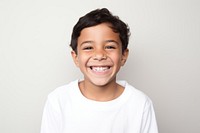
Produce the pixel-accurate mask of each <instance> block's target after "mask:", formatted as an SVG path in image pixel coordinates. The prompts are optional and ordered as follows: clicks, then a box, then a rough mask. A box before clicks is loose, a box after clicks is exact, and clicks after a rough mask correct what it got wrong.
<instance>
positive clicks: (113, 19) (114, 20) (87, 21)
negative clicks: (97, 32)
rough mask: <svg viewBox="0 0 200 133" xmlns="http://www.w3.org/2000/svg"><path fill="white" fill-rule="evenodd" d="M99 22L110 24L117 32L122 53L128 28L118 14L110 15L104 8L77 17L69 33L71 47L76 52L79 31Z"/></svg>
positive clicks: (126, 39)
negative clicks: (70, 33)
mask: <svg viewBox="0 0 200 133" xmlns="http://www.w3.org/2000/svg"><path fill="white" fill-rule="evenodd" d="M101 23H109V24H111V28H112V29H113V31H114V32H116V33H119V37H120V40H121V42H122V53H123V52H124V50H126V49H127V47H128V42H129V36H130V30H129V27H128V25H127V24H125V23H124V22H123V21H121V20H120V19H119V17H118V16H114V15H112V13H110V11H109V10H108V9H106V8H102V9H96V10H93V11H91V12H89V13H87V14H86V15H85V16H83V17H81V18H79V20H78V22H77V23H76V25H75V26H74V28H73V31H72V35H71V43H70V46H71V48H72V49H73V50H74V51H75V52H76V53H77V40H78V37H79V36H80V33H81V31H82V30H83V29H84V28H87V27H92V26H96V25H98V24H101Z"/></svg>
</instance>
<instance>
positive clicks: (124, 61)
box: [121, 49, 129, 66]
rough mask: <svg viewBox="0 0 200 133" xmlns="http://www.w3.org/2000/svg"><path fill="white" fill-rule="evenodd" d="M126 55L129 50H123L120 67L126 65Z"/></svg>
mask: <svg viewBox="0 0 200 133" xmlns="http://www.w3.org/2000/svg"><path fill="white" fill-rule="evenodd" d="M128 54H129V49H126V50H124V52H123V53H122V60H121V66H123V65H124V64H125V63H126V60H127V58H128Z"/></svg>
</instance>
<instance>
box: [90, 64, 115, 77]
mask: <svg viewBox="0 0 200 133" xmlns="http://www.w3.org/2000/svg"><path fill="white" fill-rule="evenodd" d="M88 68H89V70H90V71H91V72H92V73H94V74H95V75H106V74H108V73H109V72H110V71H111V69H112V67H111V66H110V65H103V66H101V65H94V66H89V67H88Z"/></svg>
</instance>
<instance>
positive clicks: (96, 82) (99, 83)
mask: <svg viewBox="0 0 200 133" xmlns="http://www.w3.org/2000/svg"><path fill="white" fill-rule="evenodd" d="M91 82H92V84H93V85H95V86H99V87H102V86H106V85H108V84H109V83H112V82H113V80H111V79H101V78H100V79H92V80H91Z"/></svg>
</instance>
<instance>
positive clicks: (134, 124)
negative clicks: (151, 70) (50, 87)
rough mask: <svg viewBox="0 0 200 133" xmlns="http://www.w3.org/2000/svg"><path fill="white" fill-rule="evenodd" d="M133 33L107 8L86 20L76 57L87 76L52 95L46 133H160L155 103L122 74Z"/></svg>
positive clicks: (78, 30) (74, 41) (74, 43)
mask: <svg viewBox="0 0 200 133" xmlns="http://www.w3.org/2000/svg"><path fill="white" fill-rule="evenodd" d="M128 40H129V28H128V26H127V25H126V24H125V23H124V22H122V21H121V20H120V19H119V18H118V17H116V16H113V15H112V14H111V13H110V12H109V11H108V10H107V9H105V8H103V9H97V10H94V11H91V12H90V13H88V14H86V15H85V16H83V17H81V18H80V19H79V21H78V22H77V24H76V25H75V26H74V28H73V32H72V37H71V44H70V46H71V47H72V52H71V55H72V57H73V60H74V62H75V64H76V66H77V67H79V68H80V70H81V72H82V73H83V75H84V78H83V79H82V80H76V81H73V82H71V83H69V84H68V85H65V86H62V87H59V88H58V89H56V90H55V91H53V92H52V93H50V94H49V96H48V99H47V102H46V105H45V108H44V113H43V120H42V127H41V133H157V132H158V131H157V124H156V119H155V115H154V110H153V106H152V102H151V100H150V99H149V98H148V97H147V96H146V95H145V94H143V93H142V92H140V91H139V90H137V89H135V88H134V87H132V86H131V85H129V84H128V83H127V82H125V81H116V75H117V73H118V71H119V70H120V67H121V66H123V65H124V64H125V62H126V60H127V57H128V52H129V51H128V49H127V46H128Z"/></svg>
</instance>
